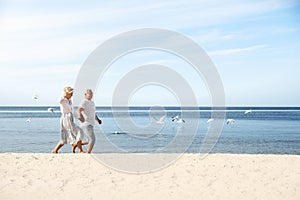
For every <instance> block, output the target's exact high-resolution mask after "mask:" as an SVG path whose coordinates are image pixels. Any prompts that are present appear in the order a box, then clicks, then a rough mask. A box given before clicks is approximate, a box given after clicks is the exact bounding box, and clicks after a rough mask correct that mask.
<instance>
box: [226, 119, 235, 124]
mask: <svg viewBox="0 0 300 200" xmlns="http://www.w3.org/2000/svg"><path fill="white" fill-rule="evenodd" d="M234 122H235V120H234V119H227V121H226V124H233V123H234Z"/></svg>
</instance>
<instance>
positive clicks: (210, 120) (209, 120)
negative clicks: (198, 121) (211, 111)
mask: <svg viewBox="0 0 300 200" xmlns="http://www.w3.org/2000/svg"><path fill="white" fill-rule="evenodd" d="M213 121H215V119H214V118H210V119H208V120H207V122H206V123H211V122H213Z"/></svg>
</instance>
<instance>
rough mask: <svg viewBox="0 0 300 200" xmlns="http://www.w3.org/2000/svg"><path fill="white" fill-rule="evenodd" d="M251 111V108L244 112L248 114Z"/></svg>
mask: <svg viewBox="0 0 300 200" xmlns="http://www.w3.org/2000/svg"><path fill="white" fill-rule="evenodd" d="M251 112H252V110H251V109H249V110H245V113H244V114H245V115H246V114H248V113H251Z"/></svg>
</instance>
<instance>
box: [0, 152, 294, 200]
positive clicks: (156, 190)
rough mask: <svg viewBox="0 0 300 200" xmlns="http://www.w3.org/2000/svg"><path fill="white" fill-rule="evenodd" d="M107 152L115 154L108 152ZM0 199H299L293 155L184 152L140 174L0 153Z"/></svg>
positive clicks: (84, 158)
mask: <svg viewBox="0 0 300 200" xmlns="http://www.w3.org/2000/svg"><path fill="white" fill-rule="evenodd" d="M109 156H112V157H113V156H116V155H114V154H110V155H109ZM0 175H1V177H0V199H1V200H4V199H29V198H30V199H74V198H76V199H81V200H83V199H141V200H145V199H205V200H209V199H272V200H273V199H285V200H287V199H295V200H299V199H300V156H299V155H234V154H212V155H209V156H208V157H206V158H205V159H199V155H198V154H184V155H183V156H182V157H181V158H180V159H179V160H177V161H176V162H175V163H173V164H172V165H171V166H169V167H167V168H165V169H162V170H159V171H157V172H154V173H147V174H142V175H135V174H127V173H122V172H118V171H115V170H113V169H111V168H109V167H106V166H104V165H102V164H100V163H99V162H97V161H96V160H95V159H94V158H93V157H92V156H90V155H80V154H57V155H54V154H31V153H30V154H21V153H20V154H19V153H2V154H0Z"/></svg>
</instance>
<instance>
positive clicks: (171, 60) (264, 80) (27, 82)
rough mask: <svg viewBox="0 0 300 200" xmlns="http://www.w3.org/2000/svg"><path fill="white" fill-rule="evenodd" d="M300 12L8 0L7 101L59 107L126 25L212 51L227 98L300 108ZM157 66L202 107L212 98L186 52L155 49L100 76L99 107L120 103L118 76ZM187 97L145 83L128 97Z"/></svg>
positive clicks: (233, 0)
mask: <svg viewBox="0 0 300 200" xmlns="http://www.w3.org/2000/svg"><path fill="white" fill-rule="evenodd" d="M299 11H300V1H297V0H251V1H250V0H249V1H246V0H224V1H217V0H188V1H180V0H170V1H160V0H154V1H145V0H139V1H138V0H133V1H126V2H125V1H121V0H119V1H92V0H91V1H80V0H75V1H74V0H72V1H71V0H67V1H59V0H51V1H50V0H45V1H38V0H28V1H26V0H0V77H1V79H0V93H1V98H0V105H2V106H7V105H15V106H32V105H58V99H59V98H60V96H61V94H62V89H63V87H64V86H66V85H70V86H74V85H75V82H76V78H77V75H78V73H79V70H80V68H81V66H82V65H83V63H84V62H85V61H86V59H87V58H88V56H89V55H90V54H91V53H92V52H93V51H94V49H95V48H97V47H98V46H99V45H101V44H102V43H103V42H105V41H107V40H108V39H110V38H112V37H114V36H116V35H118V34H121V33H123V32H126V31H131V30H135V29H140V28H159V29H167V30H172V31H176V32H178V33H180V34H182V35H184V36H186V37H188V38H190V39H191V40H193V41H194V42H196V43H197V44H198V45H199V46H200V47H201V48H203V50H205V52H206V53H207V54H208V55H209V57H210V59H211V60H212V62H213V63H214V65H215V67H216V68H217V70H218V73H219V75H220V77H221V80H222V83H223V86H224V92H225V97H226V105H228V106H300V92H299V88H300V81H299V77H300V57H299V55H300V45H299V44H300V14H299V13H300V12H299ZM149 63H154V64H164V65H167V66H170V67H171V68H172V69H173V70H175V71H177V72H178V73H179V74H181V75H182V77H183V78H184V79H185V80H186V81H187V82H188V83H189V84H190V86H191V88H192V89H193V91H194V94H195V96H196V98H197V101H198V105H200V106H202V105H203V106H209V105H211V97H210V91H209V90H208V88H207V87H206V85H205V82H204V79H203V77H202V78H201V76H198V75H197V74H196V73H195V72H194V71H193V68H192V67H191V66H190V65H189V64H188V63H186V62H185V61H183V60H182V59H180V58H179V57H176V56H175V55H172V54H168V53H166V52H161V51H154V50H144V51H138V52H134V53H131V54H128V55H126V56H123V57H122V58H120V59H118V60H117V61H116V62H115V63H113V64H112V65H111V66H110V67H109V69H108V70H107V71H106V72H105V75H104V76H103V77H102V78H101V80H99V83H98V88H97V91H95V102H96V104H97V105H98V106H109V105H112V99H113V94H114V90H115V88H116V86H117V84H118V81H119V80H120V79H121V78H122V77H123V76H124V75H126V74H127V73H129V72H130V70H133V69H134V68H135V67H137V66H141V65H145V64H149ZM75 91H76V88H75ZM34 95H38V99H37V100H34V99H33V98H32V96H34ZM177 104H178V98H176V95H175V96H174V94H172V93H171V92H170V91H169V90H167V89H166V88H163V87H160V86H159V85H148V86H145V87H141V88H139V89H138V90H136V91H135V92H133V93H132V95H131V98H130V99H128V105H177Z"/></svg>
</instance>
